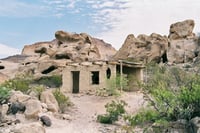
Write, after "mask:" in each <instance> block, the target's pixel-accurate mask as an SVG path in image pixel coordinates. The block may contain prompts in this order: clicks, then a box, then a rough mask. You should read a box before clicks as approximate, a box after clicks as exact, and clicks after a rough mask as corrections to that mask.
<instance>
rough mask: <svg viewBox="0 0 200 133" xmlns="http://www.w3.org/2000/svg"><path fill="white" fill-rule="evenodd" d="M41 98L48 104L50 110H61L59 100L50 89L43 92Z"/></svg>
mask: <svg viewBox="0 0 200 133" xmlns="http://www.w3.org/2000/svg"><path fill="white" fill-rule="evenodd" d="M40 100H41V102H43V103H45V104H46V105H47V109H48V110H49V111H51V112H58V110H59V106H58V102H57V100H56V99H55V97H54V95H53V94H52V92H51V91H49V90H48V91H44V92H42V93H41V96H40Z"/></svg>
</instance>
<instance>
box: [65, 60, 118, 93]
mask: <svg viewBox="0 0 200 133" xmlns="http://www.w3.org/2000/svg"><path fill="white" fill-rule="evenodd" d="M108 68H110V70H111V77H110V79H111V78H113V77H116V65H111V64H110V65H109V64H106V63H104V64H103V65H94V64H92V65H90V66H85V65H78V66H66V68H65V69H64V71H63V77H62V80H63V86H62V88H61V90H62V91H63V92H72V91H73V79H72V71H80V75H79V92H86V91H88V90H91V91H96V89H99V88H105V87H106V81H107V80H108V79H107V73H106V70H107V69H108ZM92 71H99V84H98V85H96V84H95V85H93V84H92V74H91V72H92Z"/></svg>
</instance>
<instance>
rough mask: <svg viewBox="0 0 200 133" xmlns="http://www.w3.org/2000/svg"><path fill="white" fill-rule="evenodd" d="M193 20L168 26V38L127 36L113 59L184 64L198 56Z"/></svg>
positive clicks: (197, 41) (159, 36) (197, 40)
mask: <svg viewBox="0 0 200 133" xmlns="http://www.w3.org/2000/svg"><path fill="white" fill-rule="evenodd" d="M194 25H195V24H194V21H193V20H185V21H182V22H177V23H174V24H172V25H171V26H170V30H169V31H170V33H169V36H168V37H167V36H161V35H159V34H155V33H153V34H151V35H150V36H147V35H139V36H138V37H134V35H133V34H130V35H128V36H127V38H126V40H125V42H124V44H123V45H122V47H121V48H120V49H119V51H118V52H117V53H116V55H115V56H114V58H115V59H125V60H132V61H142V62H145V63H148V62H152V61H155V62H158V63H159V62H160V61H162V62H170V63H176V64H177V63H186V62H193V60H194V59H195V58H196V57H197V56H198V54H199V50H200V47H199V45H198V43H199V39H198V37H197V36H195V34H194V33H193V28H194Z"/></svg>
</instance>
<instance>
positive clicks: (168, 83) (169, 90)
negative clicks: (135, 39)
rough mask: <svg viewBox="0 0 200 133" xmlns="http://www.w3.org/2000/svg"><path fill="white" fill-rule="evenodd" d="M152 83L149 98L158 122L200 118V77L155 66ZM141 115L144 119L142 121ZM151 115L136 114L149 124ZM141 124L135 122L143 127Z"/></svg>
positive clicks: (147, 88)
mask: <svg viewBox="0 0 200 133" xmlns="http://www.w3.org/2000/svg"><path fill="white" fill-rule="evenodd" d="M148 71H149V75H148V81H147V83H146V84H144V85H143V86H142V87H143V91H144V96H145V98H146V99H147V100H148V101H149V103H150V105H151V106H152V107H153V108H154V110H155V112H156V113H158V116H159V117H155V118H156V119H153V122H154V121H160V120H165V121H176V120H179V119H186V120H188V121H189V120H191V119H192V118H194V117H195V116H200V95H199V94H200V76H199V75H197V74H192V73H187V72H185V71H183V70H181V69H180V68H176V67H171V68H168V67H165V66H162V67H160V66H157V65H154V66H151V67H150V68H148ZM139 116H141V117H143V118H140V117H139ZM148 116H149V115H145V114H143V115H140V114H139V115H136V116H134V117H133V119H132V120H133V121H136V120H137V119H136V118H138V117H139V118H138V119H139V120H138V121H140V122H141V123H143V122H144V123H145V122H149V119H148ZM140 122H138V123H137V122H135V124H139V123H140Z"/></svg>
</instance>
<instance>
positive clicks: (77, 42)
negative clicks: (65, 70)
mask: <svg viewBox="0 0 200 133" xmlns="http://www.w3.org/2000/svg"><path fill="white" fill-rule="evenodd" d="M55 37H56V39H54V40H53V41H50V42H40V43H35V44H33V45H26V46H25V47H24V49H23V50H22V54H23V55H29V56H32V58H33V56H34V57H35V58H44V57H45V59H56V60H59V59H68V60H72V61H75V62H79V61H87V60H99V59H105V57H110V56H112V55H114V54H115V52H116V50H115V49H114V48H113V47H112V46H111V45H109V44H106V43H105V42H103V41H99V40H98V39H95V38H92V37H91V36H89V35H88V34H86V33H80V34H77V33H69V32H64V31H57V32H56V33H55ZM102 51H103V52H102Z"/></svg>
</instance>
